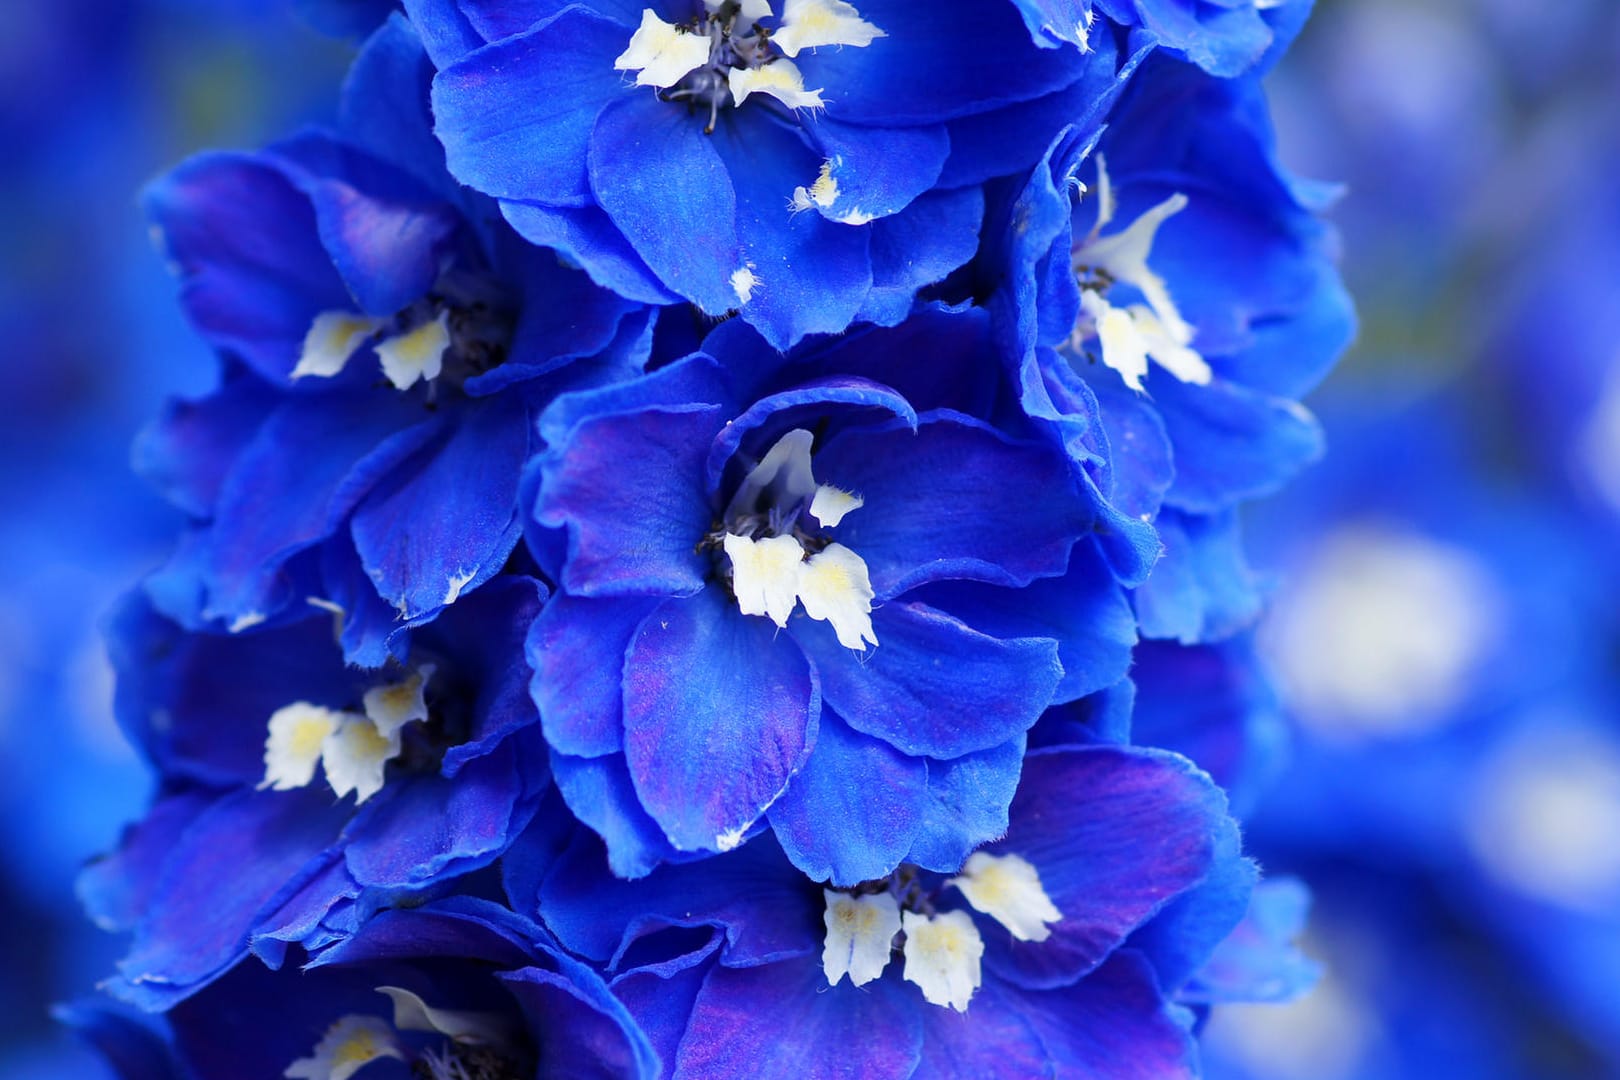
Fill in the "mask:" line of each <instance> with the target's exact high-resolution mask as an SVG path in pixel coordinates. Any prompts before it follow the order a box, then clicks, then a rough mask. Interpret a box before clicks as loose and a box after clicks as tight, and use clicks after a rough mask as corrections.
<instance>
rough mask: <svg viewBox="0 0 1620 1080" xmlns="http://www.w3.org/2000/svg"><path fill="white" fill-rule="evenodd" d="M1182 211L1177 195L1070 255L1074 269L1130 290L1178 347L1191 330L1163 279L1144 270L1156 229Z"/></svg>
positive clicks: (1183, 204) (1183, 200) (1183, 198)
mask: <svg viewBox="0 0 1620 1080" xmlns="http://www.w3.org/2000/svg"><path fill="white" fill-rule="evenodd" d="M1101 175H1103V174H1101V173H1099V176H1101ZM1186 207H1187V196H1185V195H1182V194H1180V193H1179V192H1178V193H1176V194H1174V195H1171V196H1170V197H1169V198H1168V199H1165V200H1164V201H1163V202H1161V203H1159V204H1158V205H1157V206H1153V207H1150V208H1149V209H1148V210H1146V211H1144V212H1143V213H1142V216H1141V217H1138V218H1137V219H1136V220H1135V221H1133V222H1131V223H1130V224H1129V225H1127V226H1126V227H1125V228H1124V229H1121V230H1120V231H1119V232H1117V233H1114V234H1113V235H1112V236H1104V237H1100V238H1098V237H1093V238H1091V239H1089V240H1087V242H1086V243H1085V245H1084V246H1082V247H1081V248H1080V250H1079V251H1077V252H1076V253H1075V255H1074V263H1075V265H1076V266H1082V267H1089V268H1091V269H1094V270H1103V271H1106V272H1107V274H1108V275H1109V276H1110V277H1112V278H1113V279H1114V280H1115V281H1122V282H1125V283H1126V284H1128V285H1132V286H1134V287H1135V288H1136V289H1137V290H1138V291H1139V292H1141V294H1142V298H1143V299H1144V300H1146V301H1147V302H1148V306H1149V307H1151V308H1152V309H1153V313H1154V314H1155V315H1157V316H1158V317H1159V321H1160V322H1161V323H1163V324H1164V329H1165V332H1166V333H1168V334H1169V335H1170V336H1171V337H1172V338H1173V339H1174V340H1175V341H1177V342H1179V343H1180V344H1182V345H1186V344H1188V343H1189V342H1191V341H1192V338H1193V332H1192V327H1190V326H1188V325H1187V323H1186V321H1185V320H1184V319H1182V317H1181V313H1180V312H1179V311H1177V310H1176V305H1175V302H1174V301H1173V300H1171V298H1170V290H1169V288H1168V287H1167V286H1166V285H1165V283H1164V279H1163V278H1161V277H1159V275H1157V274H1155V273H1154V272H1153V271H1152V270H1150V269H1148V259H1149V257H1151V255H1152V253H1153V241H1154V239H1155V238H1156V237H1157V236H1158V234H1159V226H1161V225H1163V224H1164V223H1165V222H1166V221H1168V220H1169V219H1170V218H1172V217H1174V216H1175V215H1177V214H1179V213H1181V211H1182V210H1184V209H1186Z"/></svg>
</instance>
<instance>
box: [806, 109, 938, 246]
mask: <svg viewBox="0 0 1620 1080" xmlns="http://www.w3.org/2000/svg"><path fill="white" fill-rule="evenodd" d="M806 128H807V129H808V132H809V135H810V138H811V140H812V141H813V142H814V143H815V144H816V146H817V147H818V148H819V149H820V150H821V154H822V156H823V157H824V158H825V159H826V166H827V176H828V178H829V179H830V180H831V181H832V182H833V183H834V184H835V185H836V187H835V189H834V190H835V191H836V192H837V194H836V196H835V197H834V198H832V199H831V200H829V201H828V203H827V205H825V206H823V205H822V204H821V203H820V202H817V203H815V209H816V210H817V211H819V212H820V214H821V216H823V217H825V218H827V219H829V220H831V221H842V220H843V219H844V218H846V217H849V216H851V215H856V216H857V217H859V218H882V217H888V216H889V215H890V214H897V213H899V212H900V211H901V210H904V209H905V208H906V207H907V206H908V205H910V203H911V201H912V200H913V199H915V198H917V197H918V196H919V195H921V194H923V193H924V192H926V191H929V190H931V189H932V188H933V187H934V186H935V184H936V183H937V182H938V180H939V171H940V169H941V168H942V167H943V166H944V164H945V158H946V157H947V156H948V155H949V154H950V151H951V140H950V136H948V135H947V134H946V133H945V125H943V124H930V125H924V126H920V127H905V128H880V127H863V126H861V125H858V124H841V123H839V122H838V121H837V120H834V119H831V118H830V117H827V116H824V115H821V114H820V113H813V114H811V115H810V117H809V122H808V123H807V125H806ZM810 179H811V180H814V179H815V178H814V177H811V178H810ZM801 183H804V184H805V185H806V186H807V187H808V186H809V183H810V181H809V180H803V181H801Z"/></svg>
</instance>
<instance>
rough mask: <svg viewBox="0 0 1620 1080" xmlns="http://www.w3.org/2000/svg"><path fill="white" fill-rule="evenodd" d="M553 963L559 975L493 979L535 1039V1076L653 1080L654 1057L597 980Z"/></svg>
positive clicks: (526, 972) (523, 973)
mask: <svg viewBox="0 0 1620 1080" xmlns="http://www.w3.org/2000/svg"><path fill="white" fill-rule="evenodd" d="M556 960H557V963H558V964H559V966H561V967H562V969H563V972H562V974H557V973H554V972H550V971H546V970H545V969H544V968H524V969H522V970H520V971H504V972H501V973H500V974H499V975H498V976H497V978H499V979H500V980H501V982H502V983H504V984H505V986H506V989H507V990H508V991H510V992H511V994H512V996H513V997H515V998H517V1000H518V1003H519V1004H520V1005H521V1006H522V1007H523V1011H524V1013H525V1015H526V1016H527V1017H528V1020H529V1026H530V1027H531V1028H532V1029H533V1030H534V1031H536V1032H537V1033H539V1038H538V1040H537V1042H538V1043H539V1057H538V1060H537V1062H536V1066H537V1068H536V1072H535V1075H536V1076H557V1077H564V1076H565V1077H569V1078H570V1080H574V1078H577V1080H640V1078H641V1077H650V1076H655V1075H657V1072H658V1054H657V1052H656V1051H655V1050H654V1049H653V1048H652V1044H651V1043H650V1042H648V1041H647V1036H646V1035H645V1034H644V1033H643V1032H642V1030H641V1028H640V1026H639V1025H637V1024H636V1022H635V1020H634V1019H633V1018H632V1017H631V1016H630V1014H629V1012H627V1011H626V1010H625V1007H624V1004H623V1003H622V1002H620V1001H619V999H618V998H616V997H614V996H613V994H612V993H611V992H610V991H609V990H608V988H607V985H606V984H605V983H603V982H602V980H601V977H600V976H598V975H597V974H596V973H595V972H593V971H591V970H590V969H589V968H587V967H585V966H584V965H583V964H578V963H575V962H573V961H570V960H568V959H567V958H566V957H557V958H556Z"/></svg>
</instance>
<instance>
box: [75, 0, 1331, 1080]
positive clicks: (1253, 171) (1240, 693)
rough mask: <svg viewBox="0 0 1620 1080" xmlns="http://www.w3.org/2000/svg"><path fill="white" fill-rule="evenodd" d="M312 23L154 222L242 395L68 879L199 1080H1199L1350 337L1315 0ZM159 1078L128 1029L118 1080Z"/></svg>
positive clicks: (1230, 944) (146, 628) (343, 14)
mask: <svg viewBox="0 0 1620 1080" xmlns="http://www.w3.org/2000/svg"><path fill="white" fill-rule="evenodd" d="M375 6H376V5H357V4H328V5H324V10H323V11H322V12H321V14H322V15H323V16H324V17H325V18H326V19H328V20H330V21H333V22H337V23H341V24H343V25H344V26H345V27H347V28H350V29H353V28H355V27H356V26H359V25H362V24H364V25H367V26H371V27H373V28H372V29H371V30H370V32H369V34H368V36H366V38H365V40H364V43H363V44H362V45H361V46H360V49H359V52H358V55H357V58H356V60H355V63H354V67H353V70H352V72H351V74H350V76H349V78H348V81H347V83H346V85H345V87H344V90H343V94H342V101H341V103H340V107H339V109H338V122H337V124H336V126H335V127H334V128H333V129H331V130H310V131H302V132H298V133H294V134H291V135H289V136H288V137H286V138H285V139H283V140H282V141H279V142H277V143H274V144H273V145H270V146H268V147H266V148H264V149H262V150H259V151H255V152H246V153H243V152H219V153H208V154H204V155H202V156H199V157H197V158H194V159H192V160H191V161H189V162H187V163H185V164H183V165H181V166H180V167H179V168H178V169H176V170H175V171H174V172H173V173H171V174H170V175H168V176H167V177H165V178H163V179H161V180H159V181H157V182H156V183H154V184H153V185H152V187H151V188H150V189H149V191H148V193H147V196H146V207H147V211H148V213H149V214H150V216H151V219H152V223H153V226H154V230H155V232H156V234H157V236H158V237H159V240H160V243H161V246H162V250H163V252H164V254H165V256H166V258H167V259H168V260H169V261H170V262H171V263H172V265H173V267H174V270H175V273H176V274H177V276H178V278H179V282H180V297H181V302H182V304H183V305H184V307H185V310H186V312H187V314H188V316H189V318H190V320H191V322H192V324H193V325H194V326H195V328H196V330H197V332H198V333H199V334H201V335H202V336H203V338H204V339H206V340H207V341H208V343H209V344H210V345H212V346H213V347H214V349H215V350H216V351H217V353H218V356H219V359H220V372H221V374H220V379H219V385H218V388H217V389H216V390H214V391H213V392H212V393H210V394H208V395H206V396H204V397H201V398H198V399H195V400H181V401H175V402H173V403H172V404H171V405H170V406H169V407H168V408H167V409H166V410H165V412H164V413H163V415H162V416H161V417H160V418H159V419H158V420H157V422H156V423H155V424H154V425H153V426H152V427H151V428H150V429H149V431H148V432H147V433H146V434H145V435H144V436H143V438H142V439H141V441H140V443H139V445H138V446H137V448H136V459H137V463H138V465H139V466H140V468H141V469H142V470H143V472H144V473H145V474H146V475H147V476H148V477H149V478H150V479H151V480H152V482H153V483H154V484H156V485H157V486H158V488H159V489H160V490H162V491H163V492H164V494H166V495H167V496H168V497H169V498H170V499H171V500H172V501H173V502H174V503H175V504H176V505H177V506H179V507H180V508H181V509H183V510H184V511H185V512H186V514H187V515H188V517H189V519H190V525H189V527H188V528H187V530H186V532H185V535H184V536H183V537H182V538H181V539H180V541H179V543H178V544H177V546H176V549H175V551H174V554H173V556H172V557H171V558H170V560H169V561H168V562H167V564H166V565H164V566H163V567H162V568H161V569H160V570H158V571H157V572H156V573H154V574H153V575H152V576H150V577H149V578H148V579H147V580H146V581H145V582H143V583H142V584H141V586H140V587H139V588H137V589H136V590H135V591H134V592H132V593H131V594H130V596H129V597H128V598H127V600H126V601H125V602H124V603H123V604H122V605H121V606H120V608H119V610H118V611H117V612H116V613H115V615H114V617H113V618H112V619H111V621H110V635H111V643H112V650H113V655H114V661H115V666H116V667H117V669H118V674H119V684H118V710H119V716H120V719H121V722H122V723H123V725H124V727H125V730H126V731H127V732H128V733H129V735H130V736H131V738H132V739H133V740H134V741H135V742H136V743H137V745H138V746H139V747H140V748H141V749H142V750H143V752H144V753H145V754H146V756H147V758H148V760H149V761H150V762H151V764H152V766H153V768H154V769H155V770H156V771H157V773H158V775H159V777H160V787H159V792H158V795H157V797H156V799H155V801H154V803H153V805H152V808H151V810H150V812H149V813H148V814H147V816H146V817H145V818H144V819H143V820H142V821H141V822H139V823H137V824H136V825H134V826H133V827H132V828H131V829H130V830H129V831H128V833H127V834H126V836H125V837H124V840H123V843H122V844H121V846H120V847H119V848H118V850H116V851H115V852H113V853H111V854H110V855H108V856H107V857H106V858H105V859H104V860H102V861H100V862H99V863H97V864H96V865H94V866H92V867H91V868H90V869H89V870H88V871H87V872H86V874H85V876H84V878H83V880H82V883H81V893H82V895H83V897H84V899H85V902H86V904H87V905H88V907H89V909H90V911H91V913H92V915H93V916H94V917H95V919H96V920H97V921H98V922H99V923H101V924H102V925H104V926H107V927H109V928H113V929H118V930H122V931H126V932H128V933H129V935H130V939H131V944H130V949H129V952H128V954H127V956H126V957H125V959H124V960H123V961H122V963H121V964H120V965H119V968H118V971H117V973H116V974H115V975H114V976H113V977H112V978H111V979H110V980H109V982H108V984H107V988H108V990H109V992H110V993H111V994H112V996H113V997H115V998H118V999H120V1000H121V1001H122V1002H124V1003H126V1004H127V1005H130V1006H133V1007H134V1008H135V1009H136V1010H139V1011H140V1012H142V1013H144V1014H146V1015H147V1019H145V1020H140V1019H136V1018H132V1015H131V1014H126V1013H123V1012H120V1011H118V1010H117V1009H115V1008H112V1007H110V1006H107V1007H102V1006H86V1007H84V1008H81V1009H80V1010H78V1011H76V1012H75V1013H74V1018H75V1020H76V1022H77V1023H78V1024H79V1025H80V1026H82V1027H83V1028H84V1029H85V1030H87V1031H88V1032H89V1033H90V1034H91V1035H92V1036H94V1037H95V1038H96V1039H97V1040H98V1041H99V1042H101V1044H102V1045H104V1046H105V1047H107V1048H108V1049H109V1052H110V1053H111V1055H112V1056H113V1057H115V1058H117V1059H119V1060H120V1061H123V1062H125V1063H126V1066H125V1067H126V1070H127V1071H129V1072H130V1073H131V1075H151V1074H152V1073H151V1071H149V1072H146V1073H142V1072H140V1071H139V1069H140V1068H146V1069H148V1070H155V1071H157V1072H158V1073H159V1074H161V1073H162V1071H163V1070H169V1071H171V1072H176V1073H178V1074H180V1075H190V1076H197V1077H215V1076H220V1077H224V1076H230V1077H258V1076H264V1077H280V1076H286V1077H296V1078H306V1080H308V1078H313V1080H343V1078H346V1077H349V1076H352V1075H356V1074H359V1075H362V1076H364V1077H372V1076H376V1077H379V1078H380V1077H383V1076H386V1075H390V1071H391V1072H392V1074H393V1075H406V1074H410V1075H416V1076H427V1077H435V1078H440V1080H446V1078H471V1077H482V1078H497V1077H516V1076H535V1075H538V1076H553V1075H556V1076H575V1075H580V1076H587V1075H588V1076H636V1077H641V1076H645V1077H658V1076H682V1077H725V1076H738V1077H775V1076H829V1077H830V1076H861V1077H908V1076H918V1077H937V1076H943V1077H950V1076H960V1077H979V1076H1010V1077H1019V1076H1051V1075H1063V1076H1097V1077H1104V1076H1108V1077H1119V1076H1187V1075H1195V1074H1196V1073H1197V1071H1198V1066H1197V1051H1196V1045H1195V1041H1194V1033H1195V1030H1196V1027H1197V1024H1198V1022H1199V1020H1200V1018H1201V1017H1202V1016H1203V1015H1204V1014H1205V1013H1206V1012H1207V1011H1208V1009H1209V1008H1211V1007H1212V1006H1215V1005H1218V1004H1219V1003H1221V1002H1225V1001H1233V1000H1270V999H1277V998H1283V997H1286V996H1288V995H1290V994H1291V993H1293V992H1295V991H1297V990H1299V989H1301V988H1302V987H1303V986H1304V985H1306V984H1307V983H1308V982H1309V980H1310V978H1311V970H1310V967H1309V965H1308V964H1307V963H1305V962H1304V961H1303V960H1302V959H1301V958H1300V957H1299V956H1298V955H1297V954H1296V953H1294V952H1293V951H1292V949H1291V947H1290V942H1289V940H1288V939H1289V936H1290V934H1291V933H1292V932H1293V931H1294V930H1295V929H1297V927H1296V925H1295V924H1296V923H1297V921H1298V914H1299V907H1300V904H1301V897H1300V894H1299V892H1298V890H1297V888H1294V887H1292V886H1291V885H1289V883H1286V882H1278V883H1265V884H1258V885H1257V879H1258V876H1259V871H1258V867H1257V866H1256V865H1255V864H1254V863H1253V862H1252V861H1251V860H1249V859H1248V858H1246V857H1245V855H1244V853H1243V851H1242V847H1241V842H1240V837H1239V829H1238V823H1237V819H1236V818H1235V817H1234V816H1233V814H1234V812H1235V811H1237V812H1241V811H1242V809H1243V808H1244V807H1245V806H1246V805H1247V804H1248V802H1249V801H1251V800H1252V799H1253V797H1254V792H1255V789H1256V788H1257V787H1258V786H1259V785H1261V784H1262V783H1263V782H1264V780H1265V779H1266V777H1267V776H1268V775H1269V774H1270V773H1271V772H1272V770H1273V769H1274V767H1275V765H1276V754H1275V750H1276V745H1275V740H1274V739H1273V738H1272V737H1271V727H1270V723H1271V718H1272V703H1271V700H1270V697H1269V694H1268V691H1267V690H1266V687H1265V685H1264V683H1263V680H1261V679H1260V677H1259V676H1258V674H1257V672H1256V671H1255V668H1254V664H1253V659H1252V655H1251V647H1250V644H1249V641H1248V636H1247V630H1248V627H1249V626H1250V624H1251V622H1252V620H1253V619H1254V617H1255V616H1256V614H1257V613H1258V611H1259V609H1260V607H1261V605H1262V599H1263V596H1262V590H1261V583H1260V582H1259V581H1258V580H1257V579H1256V577H1255V575H1253V574H1252V573H1251V572H1250V571H1249V570H1248V568H1247V565H1246V563H1245V561H1244V558H1243V553H1242V549H1241V545H1240V542H1239V537H1238V534H1237V530H1236V523H1235V514H1236V510H1237V508H1238V506H1239V505H1240V504H1241V503H1242V502H1244V501H1245V500H1248V499H1251V498H1253V497H1255V496H1258V495H1262V494H1265V493H1268V492H1270V491H1272V490H1274V489H1275V488H1277V487H1278V486H1280V485H1281V484H1283V483H1284V482H1285V481H1286V480H1287V479H1288V478H1289V477H1290V476H1291V475H1292V474H1293V472H1295V471H1296V470H1297V469H1298V468H1300V467H1301V466H1302V465H1303V464H1305V463H1307V462H1308V461H1310V460H1311V459H1312V458H1313V457H1314V456H1315V455H1316V454H1317V453H1318V451H1319V448H1320V447H1319V442H1320V440H1319V434H1318V430H1317V427H1316V425H1315V422H1314V421H1313V420H1312V418H1311V417H1310V415H1309V414H1308V413H1307V412H1306V411H1305V410H1304V409H1303V407H1302V406H1301V405H1300V404H1299V403H1298V398H1299V397H1300V396H1301V395H1302V394H1303V393H1304V392H1305V391H1307V390H1308V389H1309V388H1310V387H1311V385H1312V384H1313V383H1314V382H1315V381H1316V380H1317V379H1319V378H1320V377H1321V375H1322V374H1323V373H1324V372H1325V370H1326V369H1327V367H1328V366H1330V365H1331V363H1332V361H1333V359H1334V358H1335V356H1336V355H1337V353H1338V351H1339V350H1340V349H1341V348H1342V346H1343V345H1344V343H1345V341H1346V339H1347V337H1348V335H1349V332H1350V323H1351V316H1350V313H1349V306H1348V302H1347V301H1346V299H1345V296H1344V294H1343V290H1342V289H1341V287H1340V285H1339V282H1338V278H1337V275H1336V272H1335V270H1334V268H1333V265H1332V237H1331V236H1330V234H1329V233H1328V232H1327V231H1326V229H1325V228H1324V226H1323V225H1322V224H1320V222H1319V221H1318V220H1317V217H1316V212H1317V210H1318V209H1319V208H1320V206H1321V205H1322V203H1323V200H1324V198H1325V196H1326V194H1327V193H1326V192H1324V191H1322V190H1319V189H1318V188H1316V187H1314V186H1312V185H1309V184H1305V183H1302V182H1300V181H1297V180H1295V179H1294V178H1292V177H1290V176H1288V175H1287V174H1286V173H1284V172H1283V171H1282V170H1281V168H1280V167H1279V166H1278V164H1277V162H1276V159H1275V156H1274V153H1273V147H1272V140H1271V134H1270V130H1269V126H1268V122H1267V119H1266V109H1265V101H1264V96H1263V94H1262V91H1261V87H1260V79H1261V76H1262V75H1263V74H1264V72H1265V71H1266V69H1267V68H1268V67H1269V65H1270V64H1271V62H1272V61H1273V59H1274V58H1275V56H1276V55H1277V53H1278V52H1279V51H1280V50H1281V49H1282V48H1283V47H1284V45H1285V44H1286V42H1287V41H1288V40H1289V39H1290V38H1291V37H1292V35H1293V34H1294V32H1295V31H1297V29H1298V26H1299V24H1300V23H1301V22H1302V20H1303V18H1304V16H1305V14H1306V10H1307V8H1308V7H1309V5H1308V3H1300V2H1280V3H1279V2H1261V0H1249V2H1244V0H1228V2H1223V3H1218V4H1217V3H1203V2H1199V3H1192V2H1188V0H1140V2H1137V3H1132V4H1126V3H1118V2H1114V0H1097V2H1096V3H1094V4H1093V3H1087V2H1084V0H1070V2H1060V0H1045V2H1038V0H972V2H971V3H969V2H966V0H963V2H955V0H952V2H943V3H938V4H933V5H928V6H926V9H925V8H924V7H922V6H919V5H917V4H914V3H901V2H898V0H861V2H860V3H858V4H852V3H846V2H842V0H658V2H657V3H656V4H655V5H654V6H646V5H645V4H643V3H641V2H637V3H626V2H624V0H588V2H585V3H574V4H562V3H552V2H548V0H528V2H524V3H501V4H494V3H485V2H482V0H422V2H408V3H406V4H405V5H404V9H405V10H404V11H402V12H384V11H380V12H372V11H371V8H373V7H375ZM129 1063H135V1064H129Z"/></svg>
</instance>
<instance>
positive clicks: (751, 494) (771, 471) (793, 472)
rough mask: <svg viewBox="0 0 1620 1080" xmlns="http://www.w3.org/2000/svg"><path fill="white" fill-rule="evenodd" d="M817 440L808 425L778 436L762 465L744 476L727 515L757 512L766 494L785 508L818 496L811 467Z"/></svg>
mask: <svg viewBox="0 0 1620 1080" xmlns="http://www.w3.org/2000/svg"><path fill="white" fill-rule="evenodd" d="M815 441H816V437H815V436H814V435H812V434H811V433H810V432H808V431H806V430H805V429H804V428H794V429H793V430H792V431H790V432H788V433H787V434H786V435H783V436H782V437H781V438H780V439H777V440H776V443H775V444H774V445H773V446H772V447H771V448H770V449H769V450H768V451H766V452H765V456H764V457H762V458H760V459H759V464H758V465H755V466H754V467H753V468H752V469H750V470H749V471H748V475H747V476H745V477H743V482H742V483H741V484H740V485H739V486H738V487H737V494H736V495H734V496H732V498H731V502H730V504H729V505H727V507H726V518H727V519H728V520H730V519H733V518H736V517H738V516H740V515H745V514H752V513H754V512H755V510H756V509H757V508H758V506H757V504H758V502H759V496H760V495H761V494H762V493H768V494H769V495H770V502H771V504H772V505H774V506H782V507H789V506H792V505H794V504H796V503H797V502H799V500H801V499H808V498H810V497H811V496H812V495H814V494H815V493H816V477H815V474H814V473H813V472H812V471H811V468H810V447H812V446H814V445H815Z"/></svg>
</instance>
